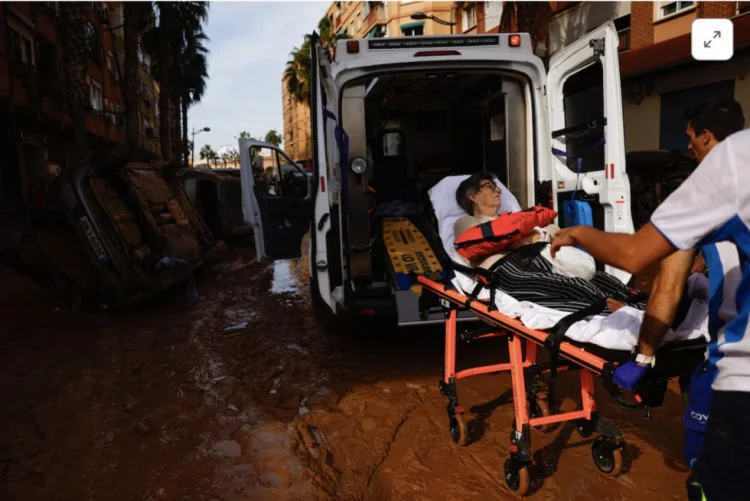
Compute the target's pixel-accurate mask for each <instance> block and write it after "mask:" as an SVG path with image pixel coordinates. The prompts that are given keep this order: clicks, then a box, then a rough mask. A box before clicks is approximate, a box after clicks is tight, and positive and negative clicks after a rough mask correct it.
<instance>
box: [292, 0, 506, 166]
mask: <svg viewBox="0 0 750 501" xmlns="http://www.w3.org/2000/svg"><path fill="white" fill-rule="evenodd" d="M416 13H423V14H424V15H425V16H424V17H426V18H424V19H422V17H423V16H414V15H415V14H416ZM454 13H455V7H454V2H414V1H402V2H351V1H350V2H332V3H331V5H330V6H329V7H328V10H327V11H326V14H325V15H326V16H327V17H329V19H330V20H331V24H332V26H333V29H334V30H335V31H336V32H337V33H339V34H346V35H348V36H349V37H351V38H379V37H401V36H422V35H449V34H451V33H458V29H459V26H458V21H456V20H455V19H454ZM412 16H414V17H416V19H415V18H413V17H412ZM498 24H499V21H498ZM281 88H282V98H281V100H282V109H283V114H284V151H286V153H287V154H289V155H290V156H291V157H292V159H294V160H296V161H299V162H302V163H305V162H308V161H309V160H310V159H311V158H312V140H311V134H312V129H311V125H310V109H309V108H308V107H307V106H306V105H305V104H303V103H298V102H296V100H295V99H294V98H293V97H292V96H291V95H289V93H288V92H287V89H286V84H285V82H284V79H283V77H282V82H281Z"/></svg>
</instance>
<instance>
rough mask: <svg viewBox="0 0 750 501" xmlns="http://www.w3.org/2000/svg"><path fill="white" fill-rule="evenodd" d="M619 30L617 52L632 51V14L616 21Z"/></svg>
mask: <svg viewBox="0 0 750 501" xmlns="http://www.w3.org/2000/svg"><path fill="white" fill-rule="evenodd" d="M614 23H615V29H616V30H617V38H618V44H617V50H618V51H619V52H625V51H628V50H630V14H628V15H627V16H622V17H619V18H617V19H615V21H614Z"/></svg>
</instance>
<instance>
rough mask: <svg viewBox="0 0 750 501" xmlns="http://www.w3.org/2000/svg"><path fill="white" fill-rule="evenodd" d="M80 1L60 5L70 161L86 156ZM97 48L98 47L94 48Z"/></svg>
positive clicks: (85, 53) (84, 58)
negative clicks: (68, 116) (70, 145)
mask: <svg viewBox="0 0 750 501" xmlns="http://www.w3.org/2000/svg"><path fill="white" fill-rule="evenodd" d="M83 6H84V4H83V3H82V2H61V3H60V28H61V29H60V40H61V42H62V60H63V67H64V68H65V71H64V85H63V87H64V92H65V101H66V104H67V108H68V113H69V114H70V118H71V120H72V122H73V155H74V162H76V163H77V162H81V161H82V160H83V159H85V158H86V156H87V155H88V137H87V132H86V114H87V111H88V107H89V105H90V103H89V86H88V84H87V83H86V75H87V66H88V47H87V46H86V33H85V31H84V27H85V26H86V22H87V20H86V15H85V13H84V10H83ZM97 48H98V46H97Z"/></svg>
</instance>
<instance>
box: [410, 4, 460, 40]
mask: <svg viewBox="0 0 750 501" xmlns="http://www.w3.org/2000/svg"><path fill="white" fill-rule="evenodd" d="M411 18H412V19H414V20H415V21H424V20H425V19H432V20H433V21H435V22H436V23H438V24H442V25H443V26H450V27H451V35H452V34H453V27H454V26H455V25H456V23H455V22H453V21H452V19H453V9H451V21H445V20H443V19H440V18H439V17H435V16H433V15H432V14H430V15H429V16H428V15H427V14H425V13H424V12H415V13H414V14H412V15H411Z"/></svg>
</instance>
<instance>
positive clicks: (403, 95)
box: [330, 63, 604, 290]
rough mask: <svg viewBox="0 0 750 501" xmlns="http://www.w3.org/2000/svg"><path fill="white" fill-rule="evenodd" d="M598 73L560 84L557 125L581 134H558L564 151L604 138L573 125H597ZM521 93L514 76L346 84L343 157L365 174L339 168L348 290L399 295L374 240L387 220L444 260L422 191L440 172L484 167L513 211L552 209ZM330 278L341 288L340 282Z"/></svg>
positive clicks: (382, 248) (594, 158)
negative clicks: (396, 221)
mask: <svg viewBox="0 0 750 501" xmlns="http://www.w3.org/2000/svg"><path fill="white" fill-rule="evenodd" d="M601 75H602V73H601V65H600V64H598V63H597V64H596V65H594V66H592V67H591V69H586V70H584V71H581V72H579V73H577V74H575V75H573V76H572V77H570V78H569V79H568V81H567V82H566V83H565V89H564V91H565V94H566V101H565V109H566V110H565V111H566V113H565V115H566V128H569V126H570V125H574V124H575V125H576V127H574V129H576V130H579V129H580V130H584V131H585V133H583V134H580V135H576V134H568V135H567V136H566V146H567V148H568V150H570V151H583V150H585V149H586V148H587V147H588V145H590V144H592V143H595V142H596V141H597V140H598V139H597V136H600V135H601V134H603V131H601V130H591V129H590V127H583V128H581V127H579V126H578V124H584V123H591V122H592V121H595V120H597V119H599V123H600V124H601V123H602V120H601V119H600V117H601V116H602V114H603V103H602V100H603V98H602V89H601V82H602V76H601ZM528 87H529V84H528V80H527V79H526V78H525V77H524V76H523V75H519V74H515V73H511V72H493V73H488V72H469V71H462V72H457V71H436V72H430V73H426V72H411V73H403V72H402V73H392V74H385V75H379V76H377V77H367V78H363V79H361V80H359V81H355V82H353V83H349V84H348V85H346V86H345V88H344V89H343V92H342V94H341V101H340V110H341V117H342V122H341V123H342V126H343V128H344V130H345V131H346V133H347V135H348V139H349V141H348V149H349V158H352V159H353V158H357V157H362V158H366V159H367V170H366V172H365V173H364V174H362V175H357V174H355V173H354V172H352V169H347V170H348V172H349V176H348V179H347V180H345V182H347V183H348V186H347V189H346V191H347V194H348V197H349V200H348V203H347V204H346V205H348V211H349V212H348V214H342V218H341V222H342V224H343V225H344V228H343V230H344V231H343V232H342V233H343V236H344V237H343V238H344V239H345V240H347V241H348V245H346V246H345V248H346V249H347V251H348V252H347V251H344V252H342V253H341V256H342V258H343V259H344V260H345V262H346V263H347V266H346V267H345V268H347V270H348V275H349V276H348V278H349V280H350V281H351V282H350V283H351V284H352V286H353V287H354V288H355V289H357V288H359V289H360V290H362V289H364V288H372V287H376V288H377V287H383V288H389V287H390V288H392V287H393V286H394V285H395V286H396V289H398V284H397V283H395V282H396V281H395V280H394V269H393V262H392V261H393V258H392V256H389V253H388V249H387V248H386V247H387V246H386V245H384V241H383V238H384V237H383V235H384V231H383V223H384V221H386V220H387V219H388V218H391V220H393V218H394V217H401V218H408V220H409V222H410V223H412V224H413V225H414V226H415V227H416V228H418V229H419V230H420V231H421V232H422V233H423V235H424V236H425V237H426V240H427V242H428V244H429V245H430V246H431V247H432V249H433V251H434V254H435V255H436V256H437V258H438V259H439V260H440V261H441V263H442V264H443V266H444V264H446V263H445V261H446V260H447V259H448V258H447V256H446V255H445V253H444V252H443V248H442V245H441V243H440V238H439V236H438V231H437V228H438V225H437V221H436V220H435V217H434V212H433V211H432V207H431V204H430V198H429V195H428V190H429V189H430V188H431V187H432V186H434V185H435V184H436V183H437V182H439V181H440V180H441V179H443V178H444V177H446V176H455V175H460V174H473V173H476V172H481V171H489V172H492V173H494V174H496V175H497V176H498V178H499V180H500V181H501V182H502V183H503V184H504V185H505V186H507V187H508V189H509V190H510V191H511V192H512V193H513V194H514V195H515V197H516V198H517V200H518V202H519V204H520V205H521V207H524V208H526V207H531V206H533V205H535V204H541V205H547V206H551V205H552V189H551V180H550V179H543V180H540V179H538V178H539V177H540V176H539V175H538V174H537V173H535V165H536V160H537V158H538V156H539V155H546V154H548V153H547V152H540V151H535V148H534V138H535V135H536V134H539V133H545V134H549V132H548V131H542V130H541V129H536V128H535V120H534V118H533V115H534V113H533V107H535V106H539V103H534V102H533V97H532V96H533V92H532V91H531V89H530V88H528ZM597 92H598V96H599V97H598V100H597V97H596V95H597ZM543 112H544V113H546V110H544V111H543ZM562 134H564V135H565V134H567V133H566V132H565V131H562ZM603 162H604V158H603V149H601V148H599V149H598V151H594V152H593V153H591V154H589V155H586V157H585V158H584V161H583V169H582V170H584V171H585V170H593V169H596V167H595V166H597V165H598V166H601V165H603ZM576 165H577V164H576V160H575V159H570V160H568V166H569V168H571V169H572V170H573V171H575V170H576ZM598 169H601V167H598ZM547 177H549V176H547ZM342 205H343V204H342ZM595 217H596V216H595ZM600 217H603V215H601V216H600ZM330 243H333V242H330ZM332 268H333V269H335V268H336V267H335V266H334V267H332ZM332 271H333V270H332ZM331 278H332V281H333V282H334V283H336V282H339V281H342V282H343V280H341V279H342V277H335V276H332V277H331Z"/></svg>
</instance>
